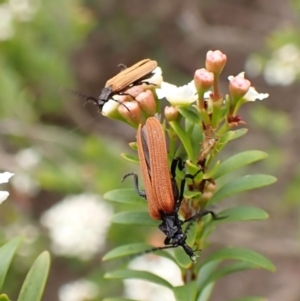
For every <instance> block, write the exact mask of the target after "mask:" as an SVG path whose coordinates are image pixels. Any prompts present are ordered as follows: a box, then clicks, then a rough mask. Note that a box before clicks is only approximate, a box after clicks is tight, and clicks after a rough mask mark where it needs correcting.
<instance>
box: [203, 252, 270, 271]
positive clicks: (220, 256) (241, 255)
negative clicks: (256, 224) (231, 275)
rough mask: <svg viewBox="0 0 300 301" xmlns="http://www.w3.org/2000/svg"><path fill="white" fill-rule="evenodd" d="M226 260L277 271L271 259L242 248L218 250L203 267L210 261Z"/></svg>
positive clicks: (207, 259)
mask: <svg viewBox="0 0 300 301" xmlns="http://www.w3.org/2000/svg"><path fill="white" fill-rule="evenodd" d="M226 259H231V260H241V261H245V262H248V263H251V264H253V265H256V266H257V267H259V268H263V269H265V270H268V271H271V272H274V271H275V266H274V265H273V263H272V262H271V261H270V260H269V259H267V258H266V257H264V256H263V255H261V254H259V253H257V252H254V251H252V250H248V249H241V248H225V249H221V250H218V251H216V252H214V253H213V254H211V255H209V256H208V257H207V258H206V259H205V261H204V262H203V265H204V264H206V263H208V262H210V261H214V260H226Z"/></svg>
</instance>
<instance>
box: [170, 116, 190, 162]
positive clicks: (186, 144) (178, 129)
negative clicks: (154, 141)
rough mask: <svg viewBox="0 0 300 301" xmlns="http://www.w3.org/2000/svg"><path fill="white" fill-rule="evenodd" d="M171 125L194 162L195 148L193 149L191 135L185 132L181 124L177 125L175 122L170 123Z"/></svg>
mask: <svg viewBox="0 0 300 301" xmlns="http://www.w3.org/2000/svg"><path fill="white" fill-rule="evenodd" d="M169 124H170V126H171V127H172V129H173V130H174V132H175V133H176V134H177V135H178V137H179V139H180V141H181V143H182V145H183V147H184V149H185V151H186V153H187V155H188V158H190V159H191V160H193V158H194V151H193V147H192V144H191V139H190V137H189V135H188V134H187V133H186V132H185V131H184V129H183V128H182V127H181V125H180V124H179V123H177V122H175V121H170V122H169Z"/></svg>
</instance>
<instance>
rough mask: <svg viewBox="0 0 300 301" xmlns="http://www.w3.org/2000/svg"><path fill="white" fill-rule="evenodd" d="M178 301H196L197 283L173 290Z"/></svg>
mask: <svg viewBox="0 0 300 301" xmlns="http://www.w3.org/2000/svg"><path fill="white" fill-rule="evenodd" d="M173 293H174V295H175V298H176V301H194V300H195V298H196V295H197V285H196V281H191V282H188V283H186V284H185V285H181V286H177V287H174V288H173Z"/></svg>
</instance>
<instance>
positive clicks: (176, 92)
mask: <svg viewBox="0 0 300 301" xmlns="http://www.w3.org/2000/svg"><path fill="white" fill-rule="evenodd" d="M156 94H157V97H158V99H162V98H164V97H165V98H166V99H167V100H168V101H169V102H170V103H171V104H172V105H173V106H176V105H182V106H189V105H190V104H191V103H193V102H195V101H196V100H197V94H196V88H195V85H194V81H192V82H190V83H188V84H187V85H184V86H182V87H177V86H175V85H172V84H169V83H166V82H162V84H161V87H160V89H156Z"/></svg>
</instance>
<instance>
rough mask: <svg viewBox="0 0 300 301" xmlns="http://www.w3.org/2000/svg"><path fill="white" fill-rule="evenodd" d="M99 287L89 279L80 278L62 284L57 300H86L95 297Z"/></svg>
mask: <svg viewBox="0 0 300 301" xmlns="http://www.w3.org/2000/svg"><path fill="white" fill-rule="evenodd" d="M98 293H99V289H98V287H97V285H96V284H95V283H93V282H91V281H89V280H86V279H80V280H77V281H73V282H69V283H66V284H64V285H62V286H61V287H60V289H59V292H58V297H59V301H86V300H92V299H95V298H96V297H97V295H98Z"/></svg>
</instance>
